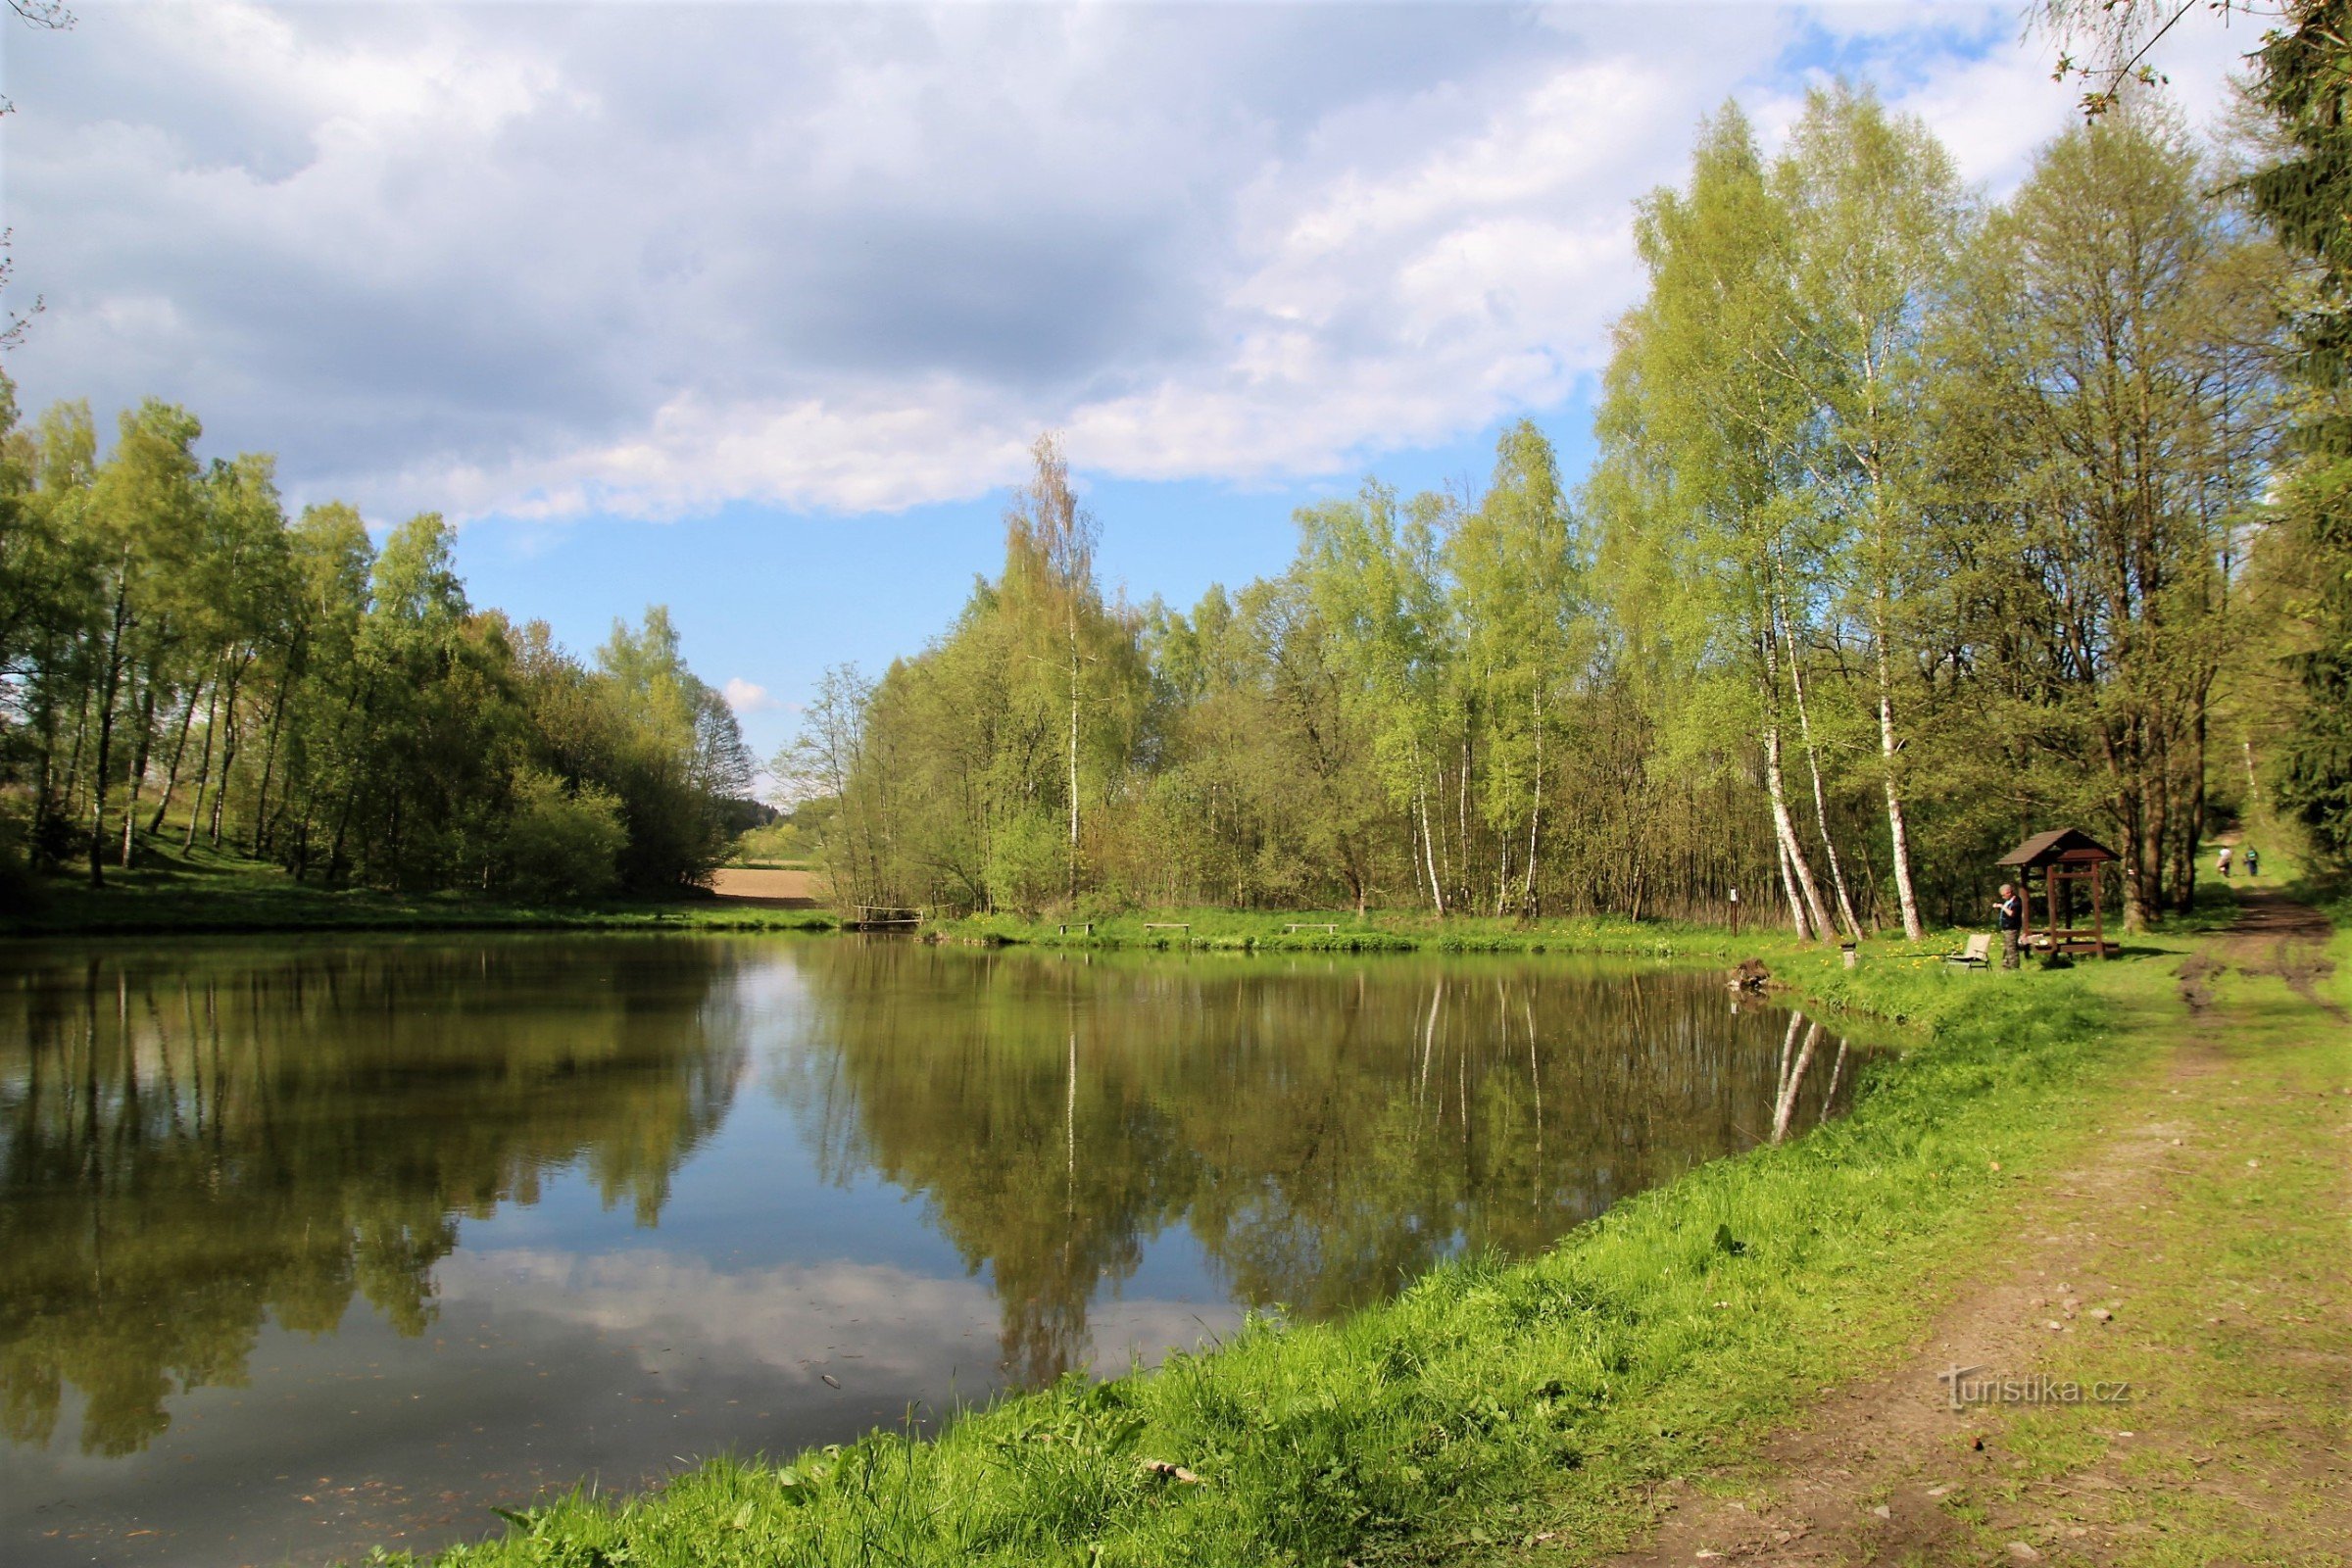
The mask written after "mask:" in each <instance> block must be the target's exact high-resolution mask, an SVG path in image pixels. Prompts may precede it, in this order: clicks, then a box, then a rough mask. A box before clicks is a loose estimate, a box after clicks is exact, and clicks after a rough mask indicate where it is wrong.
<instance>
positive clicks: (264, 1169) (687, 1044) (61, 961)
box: [0, 941, 742, 1455]
mask: <svg viewBox="0 0 2352 1568" xmlns="http://www.w3.org/2000/svg"><path fill="white" fill-rule="evenodd" d="M604 951H605V959H604V961H599V962H596V963H594V964H592V965H589V966H586V967H585V968H584V967H583V966H582V965H581V964H580V963H579V962H578V961H576V959H574V958H572V957H571V956H568V955H567V954H566V952H565V949H564V945H563V944H556V943H549V944H534V943H499V944H488V943H471V944H451V945H448V946H438V945H430V944H425V945H419V944H409V943H384V944H375V945H357V946H353V945H337V946H319V947H316V948H308V947H305V946H303V945H300V944H295V945H292V946H290V947H288V946H284V945H277V946H275V947H274V948H273V949H266V948H263V947H261V946H260V945H257V944H254V943H240V944H233V945H231V944H211V945H198V946H195V947H193V948H187V947H183V948H181V949H178V950H175V951H171V952H161V951H148V950H141V949H132V948H109V949H103V950H98V951H94V952H92V951H85V952H83V953H78V954H72V955H67V954H58V955H55V956H50V955H47V954H45V953H43V952H42V951H41V950H31V951H29V952H26V953H23V954H20V955H18V956H16V958H17V961H14V962H12V963H11V964H10V965H9V966H8V968H7V969H6V970H5V971H0V1396H4V1403H0V1420H4V1421H5V1424H6V1430H7V1433H8V1436H9V1437H10V1438H11V1439H13V1440H15V1441H17V1442H21V1443H22V1442H29V1443H46V1442H47V1441H48V1440H49V1438H50V1435H51V1433H52V1432H53V1430H54V1428H55V1426H56V1423H57V1420H58V1416H59V1411H60V1406H61V1401H62V1398H63V1395H64V1392H65V1390H66V1389H67V1388H69V1387H71V1388H73V1389H75V1390H77V1391H78V1392H79V1393H80V1395H81V1397H82V1401H83V1404H82V1411H81V1420H80V1437H79V1442H80V1446H81V1449H82V1451H84V1452H85V1453H93V1454H107V1455H120V1454H126V1453H131V1452H134V1451H136V1450H138V1449H140V1448H142V1447H144V1446H146V1445H147V1444H149V1443H150V1442H152V1441H153V1440H154V1439H155V1438H156V1437H157V1436H158V1435H159V1434H160V1433H162V1432H163V1431H164V1430H165V1429H166V1428H167V1427H168V1426H169V1424H170V1420H171V1417H170V1414H169V1412H168V1408H167V1401H168V1400H169V1399H170V1398H171V1397H172V1396H173V1395H175V1394H178V1393H182V1392H185V1391H189V1390H193V1389H197V1388H200V1387H205V1386H212V1385H231V1386H235V1385H241V1384H242V1383H243V1382H244V1380H245V1372H244V1369H245V1362H246V1358H247V1356H248V1355H249V1354H250V1353H251V1351H252V1348H253V1347H254V1344H255V1342H256V1339H257V1336H258V1334H259V1332H260V1330H261V1327H262V1325H263V1322H264V1320H265V1317H269V1318H273V1319H274V1320H275V1321H276V1322H277V1323H278V1324H280V1325H282V1326H283V1327H285V1328H288V1329H292V1330H297V1331H302V1332H307V1333H309V1334H312V1335H319V1334H325V1333H329V1332H331V1331H332V1330H333V1329H334V1328H335V1327H336V1326H337V1324H339V1323H340V1322H341V1321H342V1319H343V1316H344V1314H345V1312H346V1311H347V1310H348V1309H349V1307H350V1305H351V1302H352V1300H353V1299H354V1298H355V1297H357V1298H358V1299H363V1300H365V1301H366V1302H368V1305H370V1306H371V1307H373V1308H374V1309H375V1310H376V1311H377V1312H379V1313H381V1314H382V1315H383V1316H384V1318H385V1319H387V1320H388V1321H389V1322H390V1323H392V1324H393V1325H394V1326H395V1327H397V1328H398V1329H400V1330H401V1331H402V1332H403V1333H406V1334H418V1333H421V1332H423V1330H424V1329H425V1328H426V1327H427V1326H428V1325H429V1324H430V1323H431V1322H432V1320H433V1316H434V1300H433V1284H432V1278H431V1270H432V1267H433V1265H434V1264H435V1263H436V1262H438V1261H439V1260H440V1259H441V1258H442V1257H444V1256H445V1255H447V1254H448V1252H449V1251H450V1250H452V1249H453V1248H454V1247H455V1246H456V1245H457V1236H458V1221H459V1219H460V1218H461V1217H464V1216H477V1217H486V1216H487V1215H488V1214H489V1213H490V1212H492V1210H493V1209H495V1207H496V1206H497V1205H498V1204H499V1203H501V1202H503V1201H515V1202H522V1203H529V1202H532V1201H536V1199H537V1196H538V1193H539V1189H540V1184H541V1182H542V1181H543V1179H545V1178H546V1177H547V1176H548V1175H549V1174H551V1173H553V1172H556V1171H559V1170H565V1169H577V1170H580V1171H583V1172H585V1173H586V1174H587V1175H588V1176H589V1177H590V1178H591V1179H592V1180H593V1182H594V1183H595V1185H596V1187H597V1188H598V1190H599V1191H600V1192H601V1194H602V1196H603V1198H604V1201H605V1202H606V1203H607V1204H608V1205H613V1204H622V1203H625V1204H628V1205H630V1206H631V1207H632V1208H633V1209H634V1211H635V1213H636V1216H637V1218H638V1220H639V1222H640V1223H644V1224H651V1223H652V1222H653V1220H654V1219H655V1217H656V1216H657V1215H658V1214H659V1212H660V1210H661V1208H662V1203H663V1201H664V1200H665V1199H666V1197H667V1195H668V1189H669V1181H670V1178H671V1175H672V1173H673V1172H674V1171H675V1170H676V1169H677V1168H678V1166H679V1164H680V1163H681V1162H682V1161H683V1160H684V1159H685V1158H686V1156H687V1154H688V1153H689V1152H691V1151H692V1149H693V1148H694V1147H695V1145H696V1144H697V1143H698V1142H699V1141H700V1140H701V1139H703V1138H704V1137H705V1136H706V1135H708V1133H709V1132H710V1131H711V1129H712V1128H714V1127H715V1126H716V1125H717V1124H718V1122H719V1121H720V1119H721V1118H722V1117H723V1116H724V1115H725V1113H726V1110H727V1106H728V1104H729V1103H730V1101H731V1099H732V1096H733V1093H734V1086H735V1083H736V1080H737V1078H738V1076H739V1069H740V1066H741V1062H742V1051H741V1047H740V1045H739V1044H738V1043H737V1042H736V1040H735V1038H734V1035H733V1033H732V1031H730V1030H728V1029H726V1028H723V1027H704V1026H702V1024H701V1022H700V1020H701V1018H702V1015H703V1008H704V1006H705V1004H706V999H708V998H709V997H710V996H711V994H712V991H713V982H714V981H715V980H717V979H718V978H719V976H720V975H721V973H722V972H723V971H724V970H726V969H727V968H728V967H729V966H731V965H732V964H733V963H734V962H735V961H736V960H737V959H738V958H739V957H740V956H741V954H740V952H739V950H737V949H735V948H732V947H730V946H728V945H726V944H718V943H701V942H684V941H679V942H664V943H662V944H659V945H658V947H657V946H656V945H654V944H640V945H636V946H634V947H632V946H631V945H628V944H607V945H606V946H605V950H604Z"/></svg>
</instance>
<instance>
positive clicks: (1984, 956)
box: [1943, 931, 1992, 969]
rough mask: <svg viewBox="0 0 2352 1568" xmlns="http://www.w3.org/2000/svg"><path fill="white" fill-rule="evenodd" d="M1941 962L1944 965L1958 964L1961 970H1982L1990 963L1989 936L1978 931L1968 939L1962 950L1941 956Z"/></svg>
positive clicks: (1990, 939)
mask: <svg viewBox="0 0 2352 1568" xmlns="http://www.w3.org/2000/svg"><path fill="white" fill-rule="evenodd" d="M1943 961H1944V962H1946V963H1956V964H1959V965H1960V966H1961V967H1962V968H1966V969H1983V968H1985V967H1986V966H1987V965H1989V964H1990V963H1991V962H1992V938H1991V936H1990V935H1988V934H1987V933H1985V932H1983V931H1979V932H1978V933H1976V934H1975V935H1974V936H1972V937H1970V938H1969V939H1968V946H1967V947H1965V948H1962V949H1961V950H1960V951H1959V952H1958V953H1947V954H1945V955H1944V956H1943Z"/></svg>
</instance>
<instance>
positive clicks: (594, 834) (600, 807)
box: [498, 770, 629, 902]
mask: <svg viewBox="0 0 2352 1568" xmlns="http://www.w3.org/2000/svg"><path fill="white" fill-rule="evenodd" d="M514 790H515V798H514V804H513V805H512V807H510V808H509V810H508V815H507V821H506V828H505V831H504V833H503V834H502V835H501V837H500V843H499V851H500V859H501V861H502V862H503V872H504V874H503V875H502V876H501V877H500V878H499V882H498V891H499V892H501V893H503V894H506V895H509V896H511V897H514V898H517V899H523V900H526V901H533V902H543V901H561V900H568V899H593V898H599V897H602V896H603V895H605V894H607V893H609V892H611V891H612V890H613V886H614V885H615V884H616V883H617V882H618V881H619V879H620V869H619V864H620V857H621V854H622V852H623V851H624V850H626V849H627V848H628V844H629V830H628V827H627V825H626V824H625V823H624V822H623V821H622V818H621V805H620V797H619V796H617V795H614V794H613V792H612V791H611V790H607V789H600V788H598V787H597V786H596V785H594V784H580V785H567V784H565V783H564V780H563V779H561V778H559V777H557V776H556V775H555V774H553V773H542V772H538V771H536V770H533V771H530V772H526V773H522V774H519V775H517V776H516V778H515V785H514Z"/></svg>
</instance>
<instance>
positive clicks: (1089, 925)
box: [1054, 920, 1095, 937]
mask: <svg viewBox="0 0 2352 1568" xmlns="http://www.w3.org/2000/svg"><path fill="white" fill-rule="evenodd" d="M1073 925H1075V926H1077V928H1078V929H1079V930H1080V931H1081V932H1082V933H1084V934H1085V935H1087V936H1090V937H1091V936H1093V935H1094V934H1095V922H1094V921H1092V920H1065V921H1063V922H1062V923H1061V924H1060V925H1057V926H1055V927H1054V930H1055V931H1056V932H1058V933H1059V934H1060V935H1062V936H1065V937H1066V936H1068V935H1069V934H1070V927H1071V926H1073Z"/></svg>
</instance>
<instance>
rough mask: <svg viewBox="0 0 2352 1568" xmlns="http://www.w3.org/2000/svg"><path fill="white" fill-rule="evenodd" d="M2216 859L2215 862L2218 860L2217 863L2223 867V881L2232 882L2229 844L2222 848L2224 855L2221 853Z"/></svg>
mask: <svg viewBox="0 0 2352 1568" xmlns="http://www.w3.org/2000/svg"><path fill="white" fill-rule="evenodd" d="M2215 860H2216V861H2217V862H2218V863H2219V864H2220V866H2221V868H2222V880H2223V881H2225V882H2227V881H2229V845H2227V844H2225V845H2223V846H2222V853H2221V854H2220V855H2218V856H2216V857H2215Z"/></svg>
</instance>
